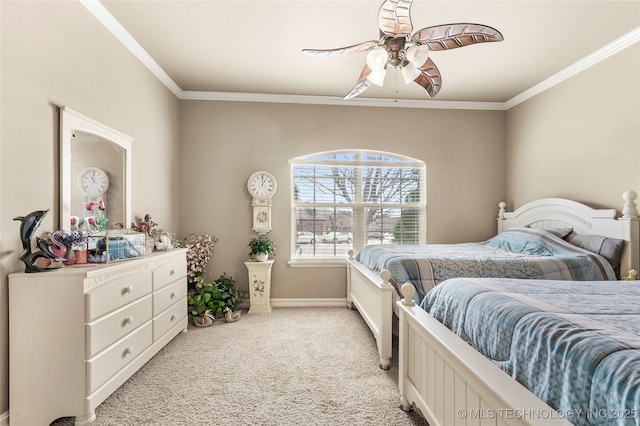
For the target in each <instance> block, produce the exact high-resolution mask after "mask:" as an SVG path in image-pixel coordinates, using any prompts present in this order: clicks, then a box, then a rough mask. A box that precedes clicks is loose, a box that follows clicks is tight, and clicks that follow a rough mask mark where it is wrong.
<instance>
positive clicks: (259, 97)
mask: <svg viewBox="0 0 640 426" xmlns="http://www.w3.org/2000/svg"><path fill="white" fill-rule="evenodd" d="M79 1H80V3H82V5H84V6H85V7H86V8H87V9H88V10H89V11H90V12H91V13H92V14H93V15H94V16H95V17H96V18H97V19H98V21H100V22H101V23H102V24H103V25H104V26H105V27H106V28H107V29H108V30H109V31H110V32H111V33H112V34H113V35H115V36H116V38H117V39H118V40H119V41H120V42H121V43H122V44H123V45H124V46H125V47H126V48H127V49H129V51H131V53H133V55H134V56H135V57H136V58H138V59H139V60H140V62H142V63H143V64H144V65H145V66H146V67H147V68H148V69H149V70H150V71H151V72H152V73H153V74H154V75H155V76H156V78H158V80H160V81H161V82H162V83H163V84H164V85H165V86H166V87H167V88H168V89H169V90H170V91H171V92H172V93H173V94H174V95H175V96H176V97H177V98H178V99H181V100H207V101H231V102H272V103H291V104H314V105H333V106H372V107H386V108H429V109H466V110H498V111H506V110H509V109H511V108H513V107H514V106H516V105H519V104H521V103H522V102H524V101H526V100H528V99H530V98H532V97H534V96H536V95H539V94H540V93H542V92H544V91H546V90H548V89H550V88H551V87H553V86H555V85H556V84H559V83H561V82H563V81H565V80H567V79H569V78H571V77H573V76H575V75H576V74H578V73H580V72H582V71H584V70H586V69H588V68H590V67H591V66H593V65H595V64H597V63H599V62H601V61H603V60H605V59H607V58H609V57H610V56H612V55H615V54H616V53H618V52H620V51H621V50H624V49H626V48H627V47H629V46H631V45H633V44H635V43H637V42H638V41H640V27H637V28H635V29H634V30H632V31H630V32H628V33H627V34H625V35H623V36H622V37H620V38H618V39H617V40H614V41H613V42H611V43H609V44H607V45H606V46H604V47H602V48H601V49H599V50H597V51H595V52H594V53H592V54H590V55H588V56H586V57H585V58H583V59H581V60H579V61H578V62H576V63H574V64H573V65H570V66H568V67H567V68H565V69H563V70H562V71H560V72H558V73H556V74H554V75H552V76H551V77H549V78H547V79H545V80H543V81H541V82H540V83H538V84H536V85H534V86H532V87H530V88H529V89H527V90H525V91H524V92H522V93H520V94H518V95H516V96H514V97H513V98H511V99H509V100H508V101H506V102H466V101H437V100H432V99H426V100H406V99H397V100H395V99H380V98H355V99H350V100H348V101H345V100H343V99H342V98H339V97H331V96H305V95H278V94H263V93H238V92H205V91H202V92H201V91H184V90H182V89H181V88H180V87H179V86H178V85H177V84H176V83H175V81H173V79H171V77H169V74H167V73H166V72H165V71H164V70H163V69H162V67H160V65H158V63H157V62H156V61H155V60H154V59H153V58H152V57H151V55H149V53H147V51H146V50H144V49H143V48H142V46H141V45H140V44H139V43H138V42H137V41H136V40H135V39H134V38H133V37H132V36H131V34H129V32H128V31H127V30H126V29H125V28H124V27H123V26H122V25H121V24H120V22H118V21H117V20H116V19H115V18H114V17H113V15H111V13H109V11H108V10H107V9H106V8H105V7H104V6H103V5H102V3H101V2H100V0H79Z"/></svg>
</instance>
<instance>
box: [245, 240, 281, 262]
mask: <svg viewBox="0 0 640 426" xmlns="http://www.w3.org/2000/svg"><path fill="white" fill-rule="evenodd" d="M275 251H276V244H275V243H274V242H273V241H271V240H270V239H269V237H266V236H264V235H261V236H259V237H256V238H252V239H251V241H249V256H251V257H253V258H254V259H255V260H257V261H259V262H264V261H265V260H267V259H269V255H272V254H273V255H275Z"/></svg>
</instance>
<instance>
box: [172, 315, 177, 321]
mask: <svg viewBox="0 0 640 426" xmlns="http://www.w3.org/2000/svg"><path fill="white" fill-rule="evenodd" d="M176 317H177V315H176V314H173V315H171V321H172V322H173V321H175V319H176Z"/></svg>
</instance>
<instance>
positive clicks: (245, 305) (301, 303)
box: [0, 298, 347, 426]
mask: <svg viewBox="0 0 640 426" xmlns="http://www.w3.org/2000/svg"><path fill="white" fill-rule="evenodd" d="M250 306H251V303H250V302H249V300H243V301H242V302H240V304H239V305H238V308H240V309H249V307H250ZM271 307H273V308H331V307H338V308H346V307H347V299H346V298H345V299H342V298H338V299H317V298H310V299H288V298H287V299H271ZM0 426H2V425H0Z"/></svg>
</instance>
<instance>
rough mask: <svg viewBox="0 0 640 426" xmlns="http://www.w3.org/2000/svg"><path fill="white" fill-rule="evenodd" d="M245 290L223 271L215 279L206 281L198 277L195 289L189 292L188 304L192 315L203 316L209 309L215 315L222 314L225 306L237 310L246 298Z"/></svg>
mask: <svg viewBox="0 0 640 426" xmlns="http://www.w3.org/2000/svg"><path fill="white" fill-rule="evenodd" d="M246 297H247V294H246V293H245V292H242V291H239V290H238V289H237V288H236V287H235V280H234V279H233V278H232V277H231V276H229V275H227V274H226V273H223V274H222V275H220V278H218V279H217V280H215V281H211V282H208V283H205V282H204V280H203V279H202V277H197V279H196V283H195V286H194V289H193V290H190V291H189V292H188V293H187V305H188V310H189V313H190V314H191V315H193V316H194V317H195V316H201V315H203V314H204V313H205V311H206V310H207V309H208V310H210V311H211V313H212V314H214V315H222V312H223V311H224V309H225V308H230V309H231V310H235V309H236V307H237V306H238V304H239V303H240V302H242V300H243V299H244V298H246Z"/></svg>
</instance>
